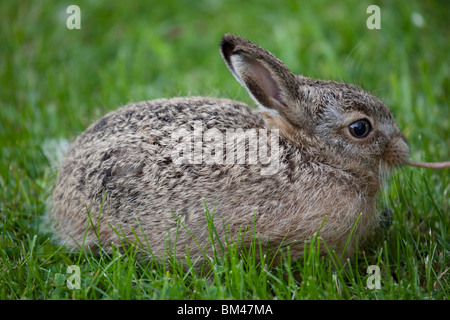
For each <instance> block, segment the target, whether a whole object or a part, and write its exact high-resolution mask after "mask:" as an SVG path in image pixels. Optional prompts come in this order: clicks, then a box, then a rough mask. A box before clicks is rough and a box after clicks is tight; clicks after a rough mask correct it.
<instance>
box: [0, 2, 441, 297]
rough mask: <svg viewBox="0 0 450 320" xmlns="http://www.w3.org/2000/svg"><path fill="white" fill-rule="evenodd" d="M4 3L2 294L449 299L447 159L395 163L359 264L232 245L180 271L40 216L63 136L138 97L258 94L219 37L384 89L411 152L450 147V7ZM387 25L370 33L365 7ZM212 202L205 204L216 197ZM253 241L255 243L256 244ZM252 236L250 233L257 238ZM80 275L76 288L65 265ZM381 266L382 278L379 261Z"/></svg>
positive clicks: (0, 55)
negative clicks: (86, 239) (88, 247)
mask: <svg viewBox="0 0 450 320" xmlns="http://www.w3.org/2000/svg"><path fill="white" fill-rule="evenodd" d="M71 4H74V3H72V2H65V1H54V0H52V1H51V0H42V1H2V2H1V3H0V40H1V45H0V159H1V161H0V299H2V300H7V299H13V300H15V299H268V300H272V299H278V300H283V299H355V300H356V299H407V300H409V299H436V300H445V299H448V298H449V297H450V270H449V268H450V263H449V257H450V241H449V240H450V237H449V231H448V227H449V223H450V215H449V199H450V195H449V193H450V184H449V182H450V179H449V169H445V170H435V171H432V170H429V169H417V168H401V169H399V170H397V171H396V172H395V173H394V174H393V176H392V177H391V179H389V181H387V182H386V185H385V186H384V188H383V191H382V192H381V193H380V197H379V198H380V210H383V211H384V212H385V223H384V225H383V227H382V228H381V229H380V232H379V233H378V235H377V238H376V239H374V240H373V241H371V242H370V243H369V244H367V245H365V246H361V247H360V248H359V250H358V254H357V255H356V256H355V257H354V258H353V259H352V260H341V259H340V257H339V256H336V254H335V253H333V252H332V251H331V250H330V252H329V254H327V255H323V256H320V255H319V254H318V247H320V246H324V245H325V244H324V243H322V242H321V241H320V238H316V239H312V241H311V242H310V246H309V250H308V251H307V253H306V255H305V256H304V257H303V258H302V259H300V260H291V259H290V258H289V252H288V251H287V252H285V258H284V259H283V260H282V262H281V263H279V264H276V265H271V263H270V261H269V260H266V261H264V262H265V263H258V262H257V261H255V259H254V258H255V250H253V249H254V248H253V249H252V248H250V249H249V250H247V251H245V252H241V253H239V252H236V250H235V249H236V247H234V246H233V245H231V244H230V247H229V253H228V254H227V255H226V256H225V257H220V256H217V257H215V258H214V260H213V261H212V263H211V266H210V268H205V269H204V270H202V271H198V270H193V269H187V270H186V269H183V268H182V266H181V265H182V264H181V262H180V261H176V260H174V259H172V260H170V261H168V263H166V264H159V263H157V262H155V261H153V260H148V259H142V258H140V257H139V256H137V254H136V252H135V251H133V250H132V249H130V250H129V251H126V252H124V253H119V252H118V251H114V252H113V253H112V254H106V253H104V254H101V255H100V256H96V255H92V254H90V253H89V252H75V253H74V252H68V251H67V250H66V249H65V248H63V247H59V246H57V245H55V244H54V243H52V242H51V241H50V234H48V232H47V231H46V230H45V229H44V228H43V225H42V222H41V219H40V217H42V215H43V214H44V212H45V210H46V201H47V199H48V196H49V195H50V193H51V188H52V182H53V179H54V178H55V175H56V170H57V161H55V152H54V151H52V150H53V149H54V147H55V146H58V145H61V144H62V143H64V142H67V141H72V140H73V139H74V138H75V137H76V136H77V135H78V134H80V133H81V132H82V131H83V130H84V129H85V128H86V127H87V126H88V125H89V124H90V123H92V122H93V121H95V120H96V119H98V118H99V117H100V116H101V115H103V114H105V113H106V112H108V111H110V110H114V109H116V108H118V107H119V106H122V105H125V104H126V103H128V102H132V101H141V100H150V99H156V98H162V97H173V96H194V95H204V96H213V97H227V98H232V99H236V100H240V101H244V102H246V103H248V104H250V105H252V106H254V103H253V101H252V100H251V99H250V98H249V97H248V95H247V93H246V91H245V90H244V89H243V88H242V87H241V86H240V85H239V84H238V83H237V82H236V81H235V79H234V78H233V76H232V75H231V74H230V73H229V71H228V70H227V68H226V66H225V64H224V63H223V61H222V59H221V57H220V54H219V51H218V44H219V41H220V39H221V37H222V35H223V34H224V33H227V32H230V33H234V34H238V35H241V36H244V37H247V38H249V39H250V40H252V41H254V42H256V43H258V44H260V45H261V46H263V47H265V48H267V49H268V50H270V51H271V52H273V53H274V54H275V55H277V56H278V57H279V58H280V59H282V60H283V61H284V62H285V63H286V64H287V65H288V66H289V68H290V69H291V70H293V71H294V72H296V73H299V74H303V75H307V76H309V77H313V78H319V79H333V80H336V81H343V82H348V83H353V84H357V85H359V86H362V87H363V88H365V89H367V90H369V91H371V92H372V93H373V94H375V95H376V96H378V97H379V98H381V99H382V100H383V101H384V102H385V103H386V104H387V105H388V106H389V107H390V108H391V110H392V112H393V114H394V115H395V117H396V119H397V122H398V123H399V126H400V127H401V128H402V129H403V132H404V133H405V136H406V137H407V139H408V141H409V145H410V149H411V159H413V160H416V161H444V160H449V159H450V152H449V146H450V111H449V110H450V109H449V98H450V92H449V90H450V80H449V79H450V64H449V52H450V46H449V39H450V29H449V27H448V16H449V13H450V10H449V7H448V4H446V3H445V2H444V1H427V2H423V1H406V0H405V1H376V3H374V1H323V0H320V1H294V0H292V1H273V0H263V1H236V0H233V1H226V2H225V1H216V0H204V1H187V0H184V1H175V0H166V1H146V2H144V1H142V2H137V1H136V2H134V1H76V4H77V5H78V6H79V8H80V9H81V29H68V28H67V26H66V21H67V19H68V18H69V16H70V14H68V13H67V12H66V9H67V7H68V6H69V5H71ZM372 4H377V5H378V6H379V7H380V10H381V11H380V18H381V25H380V26H381V29H368V28H367V26H366V21H367V19H368V18H369V17H370V15H371V14H370V13H366V9H367V7H368V6H370V5H372ZM209 209H210V210H211V209H212V208H209ZM255 241H256V240H255ZM256 245H257V242H255V246H256ZM71 265H75V266H78V267H79V271H80V287H79V289H77V288H73V289H71V288H69V287H70V286H68V285H67V282H66V280H67V279H68V278H69V277H70V276H71V275H72V272H67V268H68V266H71ZM371 265H375V266H377V267H378V268H379V271H380V288H379V289H373V288H371V287H370V285H368V283H370V280H371V278H370V276H371V275H372V274H371V273H367V268H368V267H369V266H371Z"/></svg>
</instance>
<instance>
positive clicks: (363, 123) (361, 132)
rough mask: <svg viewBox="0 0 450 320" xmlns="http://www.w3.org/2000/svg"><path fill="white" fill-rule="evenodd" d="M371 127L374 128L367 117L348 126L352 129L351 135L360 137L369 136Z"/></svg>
mask: <svg viewBox="0 0 450 320" xmlns="http://www.w3.org/2000/svg"><path fill="white" fill-rule="evenodd" d="M371 129H372V127H371V125H370V122H369V120H366V119H362V120H358V121H356V122H353V123H352V124H351V125H350V126H349V127H348V130H349V131H350V133H351V135H352V136H354V137H355V138H358V139H361V138H365V137H367V136H368V135H369V133H370V131H371Z"/></svg>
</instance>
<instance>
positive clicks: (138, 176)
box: [50, 35, 408, 259]
mask: <svg viewBox="0 0 450 320" xmlns="http://www.w3.org/2000/svg"><path fill="white" fill-rule="evenodd" d="M221 54H222V56H223V58H224V60H225V62H226V64H227V66H228V67H229V68H230V71H231V72H232V73H233V75H234V76H235V77H236V79H237V80H238V81H239V82H240V83H241V84H243V85H244V86H245V87H246V89H247V90H248V91H249V93H250V94H251V95H252V97H253V98H254V99H255V101H256V102H257V103H258V104H260V105H261V106H262V107H265V108H266V109H269V110H272V111H274V112H275V113H269V112H266V111H262V112H258V111H254V110H251V109H250V108H249V107H248V106H246V105H244V104H243V103H240V102H236V101H232V100H228V99H215V98H206V97H190V98H173V99H160V100H154V101H144V102H139V103H134V104H130V105H128V106H125V107H123V108H121V109H118V110H117V111H113V112H111V113H109V114H107V115H105V116H104V117H103V118H101V119H100V120H99V121H98V122H96V123H94V124H93V125H91V126H90V127H89V128H88V129H87V130H86V131H85V132H84V133H83V134H81V135H80V136H79V137H78V138H77V139H76V141H75V142H74V143H73V144H72V146H71V147H70V150H69V152H68V154H67V156H66V158H65V160H64V162H63V164H62V166H61V168H60V170H59V175H58V178H57V181H56V185H55V189H54V193H53V196H52V201H51V207H50V217H51V218H52V219H53V221H54V227H55V231H56V233H57V234H58V235H59V238H60V240H61V241H64V242H65V243H66V244H67V245H68V246H69V247H77V246H81V245H83V246H84V247H88V246H90V247H94V248H96V247H97V244H98V238H100V244H101V245H102V246H104V247H105V248H106V249H107V248H109V244H110V243H111V242H113V243H115V244H116V245H118V244H120V237H118V236H117V233H119V234H122V235H123V236H125V237H126V238H128V239H129V240H130V241H132V242H133V241H135V240H136V239H135V234H136V235H137V236H138V237H139V238H140V244H142V246H143V247H146V246H147V243H148V244H149V246H150V247H151V250H152V251H153V253H154V254H155V255H156V256H158V257H164V254H165V249H166V245H167V240H169V242H174V241H175V234H177V235H176V237H177V238H176V254H177V255H178V256H180V257H182V256H183V255H185V253H186V247H187V246H188V247H189V252H190V255H191V257H192V258H194V259H195V258H198V257H200V258H203V254H202V251H201V250H200V248H199V247H198V245H197V244H199V245H200V246H201V247H202V248H206V249H207V250H206V252H207V253H208V254H211V246H210V245H208V243H209V233H208V228H207V223H206V218H205V214H204V210H205V207H204V204H203V199H204V200H205V202H206V204H207V205H208V208H209V210H210V211H211V212H212V211H213V210H214V208H215V215H214V222H215V227H216V229H217V233H218V235H219V237H220V238H222V240H223V239H224V238H225V236H226V234H229V235H230V236H231V237H232V238H233V237H236V235H237V234H238V232H239V230H242V229H243V228H246V227H250V230H254V231H255V232H256V234H257V235H258V236H259V237H260V239H261V240H262V243H263V244H266V243H267V241H268V240H269V239H270V242H269V244H268V247H270V248H273V247H276V246H278V245H280V244H281V243H282V242H284V243H294V244H292V248H291V252H292V253H293V255H294V257H298V256H300V255H301V254H302V251H303V242H304V241H305V240H307V239H309V238H310V237H312V236H313V235H314V234H315V233H316V232H317V231H318V230H319V228H320V226H321V225H322V223H323V226H322V229H321V230H320V236H321V237H322V238H323V239H324V241H325V242H326V243H327V245H328V246H335V247H336V248H337V250H342V249H343V247H344V245H345V243H346V241H347V239H348V236H349V234H350V231H351V229H352V227H353V226H354V224H355V222H356V220H357V219H358V217H359V216H360V215H361V219H360V221H359V223H358V226H357V228H356V235H355V236H356V237H359V238H360V239H364V238H365V237H366V236H367V235H368V234H370V232H371V230H372V226H373V224H374V221H375V219H376V194H377V192H378V190H379V189H380V183H381V181H380V176H382V175H384V174H386V173H388V172H389V170H390V169H392V168H393V167H395V166H398V165H401V164H403V163H404V162H405V161H406V159H407V158H408V146H407V144H406V142H405V139H404V138H403V135H402V134H401V132H400V130H399V128H398V126H397V124H396V123H395V120H394V118H393V116H392V114H391V113H390V111H389V110H388V108H387V107H386V106H385V105H384V104H383V103H382V102H381V101H379V100H378V99H377V98H375V97H374V96H372V95H371V94H369V93H367V92H366V91H364V90H362V89H360V88H358V87H356V86H353V85H349V84H344V83H337V82H332V81H322V80H313V79H310V78H307V77H303V76H295V75H294V74H292V73H291V72H290V71H289V70H288V68H287V67H286V66H285V65H284V64H283V63H282V62H281V61H280V60H278V59H277V58H275V57H274V56H273V55H272V54H270V53H269V52H267V51H265V50H264V49H262V48H260V47H258V46H257V45H255V44H253V43H251V42H249V41H248V40H245V39H243V38H240V37H236V36H233V35H225V36H224V38H223V39H222V42H221ZM361 118H367V119H369V120H370V122H371V123H372V126H373V130H372V132H371V133H370V135H369V136H368V137H367V138H364V139H358V138H354V137H352V136H351V135H350V133H349V131H348V126H349V125H350V124H351V123H353V122H355V121H357V120H359V119H361ZM195 121H202V124H203V131H205V130H207V129H210V128H216V129H218V130H219V131H220V132H226V130H227V129H228V130H229V129H238V128H240V129H243V130H248V129H267V130H273V129H278V130H279V134H280V139H279V145H280V150H279V151H280V153H279V154H280V157H279V170H278V172H277V173H276V174H274V175H262V174H261V168H262V167H264V165H262V164H260V163H258V164H248V163H246V164H227V163H225V161H224V163H223V164H216V163H214V164H205V163H200V164H195V163H182V164H175V163H174V162H173V161H172V158H171V152H172V151H173V148H174V142H173V141H172V140H171V134H172V133H173V132H174V131H175V130H177V129H179V128H186V130H187V132H192V131H193V130H194V124H195ZM201 143H202V145H203V146H204V147H205V146H206V147H207V146H211V145H212V142H208V141H203V142H201ZM246 150H247V151H248V146H247V149H246ZM224 157H225V156H224ZM247 160H248V159H247ZM103 200H104V201H103ZM87 212H91V213H92V214H91V223H89V215H88V213H87ZM99 213H100V214H99ZM325 217H326V220H325V222H324V219H325ZM180 222H181V223H182V224H183V226H180V225H179V223H180ZM88 225H90V226H91V227H89V228H88V232H87V238H86V239H85V241H84V242H83V239H84V234H85V230H86V227H87V226H88ZM92 226H94V227H92ZM113 229H115V230H116V231H117V232H115V231H114V230H113ZM186 230H188V231H189V232H188V231H186ZM96 232H97V234H96ZM97 235H99V236H97ZM193 238H195V241H194V239H193ZM245 241H250V240H249V238H246V240H245ZM352 250H353V246H352V245H351V246H350V248H349V251H348V253H351V252H352Z"/></svg>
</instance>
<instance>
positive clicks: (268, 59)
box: [220, 34, 298, 119]
mask: <svg viewBox="0 0 450 320" xmlns="http://www.w3.org/2000/svg"><path fill="white" fill-rule="evenodd" d="M220 53H221V54H222V58H223V59H224V61H225V63H226V65H227V67H228V69H230V71H231V73H232V74H233V75H234V77H235V78H236V80H237V81H239V83H240V84H241V85H243V86H244V87H245V88H246V89H247V91H248V92H249V93H250V95H251V97H252V98H253V99H254V100H255V101H256V103H257V104H258V105H260V106H262V107H263V108H268V109H270V110H272V111H277V112H279V113H281V114H283V115H284V116H285V117H286V118H288V119H289V118H291V117H290V116H289V115H291V116H292V111H293V110H292V109H294V108H295V107H294V105H295V104H296V103H295V102H296V100H297V99H298V83H297V81H296V78H295V75H294V74H293V73H292V72H291V71H289V69H288V68H287V67H286V66H285V65H284V64H283V62H281V61H280V60H279V59H278V58H276V57H275V56H274V55H272V54H271V53H270V52H268V51H266V50H264V49H263V48H261V47H259V46H257V45H255V44H253V43H251V42H250V41H248V40H246V39H244V38H240V37H237V36H234V35H231V34H226V35H224V36H223V38H222V41H221V43H220Z"/></svg>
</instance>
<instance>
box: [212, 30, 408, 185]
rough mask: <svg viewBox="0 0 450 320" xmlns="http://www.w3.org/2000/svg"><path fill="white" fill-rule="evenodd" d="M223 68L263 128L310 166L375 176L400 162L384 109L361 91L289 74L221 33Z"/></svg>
mask: <svg viewBox="0 0 450 320" xmlns="http://www.w3.org/2000/svg"><path fill="white" fill-rule="evenodd" d="M220 51H221V54H222V57H223V59H224V60H225V63H226V64H227V66H228V68H229V69H230V71H231V73H232V74H233V75H234V77H235V78H236V79H237V80H238V81H239V83H241V84H242V85H243V86H244V87H245V88H246V89H247V91H248V92H249V94H250V95H251V97H252V98H253V99H254V100H255V101H256V103H257V104H258V105H259V106H260V107H262V108H263V109H265V110H266V111H269V112H268V113H267V114H266V119H267V120H268V123H269V125H271V126H273V127H277V128H278V129H280V134H281V135H282V136H284V138H286V139H288V140H290V141H291V142H292V143H293V144H296V145H298V146H299V147H300V148H302V149H303V151H304V154H305V156H306V157H308V158H309V159H310V160H311V162H321V163H324V164H327V165H330V166H333V167H335V168H342V169H343V170H348V171H350V172H358V173H359V174H363V175H367V176H378V175H379V173H380V169H381V170H382V172H387V171H389V170H390V169H392V168H394V167H396V166H399V165H402V164H404V163H406V161H407V159H408V157H409V149H408V145H407V143H406V140H405V138H404V136H403V135H402V133H401V131H400V129H399V128H398V125H397V123H396V122H395V119H394V117H393V116H392V114H391V112H390V111H389V109H388V108H387V107H386V106H385V105H384V104H383V103H382V102H381V101H380V100H379V99H377V98H376V97H374V96H373V95H371V94H369V93H368V92H366V91H364V90H363V89H361V88H359V87H357V86H353V85H349V84H345V83H337V82H334V81H322V80H313V79H310V78H307V77H304V76H301V75H295V74H293V73H292V72H290V71H289V69H288V68H287V67H286V66H285V65H284V64H283V62H281V61H280V60H279V59H277V58H276V57H275V56H273V55H272V54H271V53H270V52H268V51H266V50H264V49H262V48H261V47H259V46H257V45H255V44H253V43H251V42H249V41H248V40H246V39H243V38H240V37H237V36H234V35H230V34H226V35H225V36H224V37H223V39H222V42H221V44H220Z"/></svg>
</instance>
